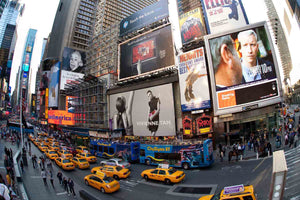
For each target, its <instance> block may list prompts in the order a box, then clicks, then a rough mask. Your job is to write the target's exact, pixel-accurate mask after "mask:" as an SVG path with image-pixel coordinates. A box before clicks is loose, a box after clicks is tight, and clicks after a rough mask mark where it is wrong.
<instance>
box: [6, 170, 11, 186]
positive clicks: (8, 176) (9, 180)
mask: <svg viewBox="0 0 300 200" xmlns="http://www.w3.org/2000/svg"><path fill="white" fill-rule="evenodd" d="M6 182H7V185H10V184H11V178H10V175H9V173H6Z"/></svg>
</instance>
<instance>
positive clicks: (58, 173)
mask: <svg viewBox="0 0 300 200" xmlns="http://www.w3.org/2000/svg"><path fill="white" fill-rule="evenodd" d="M56 176H57V178H58V181H59V184H62V173H61V171H58V172H57V175H56Z"/></svg>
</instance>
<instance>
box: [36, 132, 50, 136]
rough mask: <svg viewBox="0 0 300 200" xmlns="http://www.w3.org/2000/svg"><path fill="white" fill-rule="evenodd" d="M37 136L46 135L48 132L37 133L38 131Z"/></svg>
mask: <svg viewBox="0 0 300 200" xmlns="http://www.w3.org/2000/svg"><path fill="white" fill-rule="evenodd" d="M38 136H48V133H45V132H39V133H38Z"/></svg>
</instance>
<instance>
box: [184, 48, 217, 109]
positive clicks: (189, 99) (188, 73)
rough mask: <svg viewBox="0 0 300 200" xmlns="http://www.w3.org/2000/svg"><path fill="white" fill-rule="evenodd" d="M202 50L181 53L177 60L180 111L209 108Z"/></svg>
mask: <svg viewBox="0 0 300 200" xmlns="http://www.w3.org/2000/svg"><path fill="white" fill-rule="evenodd" d="M204 55H205V54H204V48H203V47H201V48H199V49H195V50H192V51H188V52H186V53H182V54H181V55H179V56H178V59H179V68H178V69H179V70H178V75H179V84H180V97H181V110H182V111H183V112H185V111H191V110H200V109H206V108H210V107H211V105H210V104H211V102H210V96H209V86H208V77H207V70H206V64H205V56H204Z"/></svg>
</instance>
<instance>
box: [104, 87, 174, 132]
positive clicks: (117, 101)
mask: <svg viewBox="0 0 300 200" xmlns="http://www.w3.org/2000/svg"><path fill="white" fill-rule="evenodd" d="M109 102H110V119H112V129H113V130H121V129H122V130H124V132H125V134H126V135H134V136H173V135H176V134H175V117H174V116H175V113H174V102H173V88H172V84H166V85H160V86H155V87H150V88H144V89H140V90H134V91H130V92H124V93H119V94H113V95H111V96H110V100H109Z"/></svg>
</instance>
